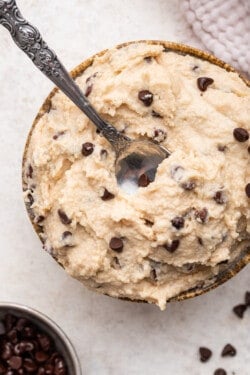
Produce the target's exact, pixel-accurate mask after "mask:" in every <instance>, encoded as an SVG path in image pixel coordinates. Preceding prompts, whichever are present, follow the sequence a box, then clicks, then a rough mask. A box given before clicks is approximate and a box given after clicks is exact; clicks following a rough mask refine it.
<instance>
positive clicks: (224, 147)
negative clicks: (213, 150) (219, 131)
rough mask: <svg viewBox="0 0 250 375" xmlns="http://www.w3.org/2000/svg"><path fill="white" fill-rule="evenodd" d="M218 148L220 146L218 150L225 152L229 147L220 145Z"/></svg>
mask: <svg viewBox="0 0 250 375" xmlns="http://www.w3.org/2000/svg"><path fill="white" fill-rule="evenodd" d="M217 148H218V151H220V152H224V151H225V150H226V149H227V146H224V145H218V146H217Z"/></svg>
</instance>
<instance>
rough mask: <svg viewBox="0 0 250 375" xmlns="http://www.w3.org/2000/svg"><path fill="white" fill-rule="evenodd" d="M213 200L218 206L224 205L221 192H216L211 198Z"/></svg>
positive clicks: (224, 201) (224, 199)
mask: <svg viewBox="0 0 250 375" xmlns="http://www.w3.org/2000/svg"><path fill="white" fill-rule="evenodd" d="M213 199H214V200H215V202H216V203H218V204H224V203H226V196H225V193H224V192H223V191H221V190H218V191H216V193H215V194H214V196H213Z"/></svg>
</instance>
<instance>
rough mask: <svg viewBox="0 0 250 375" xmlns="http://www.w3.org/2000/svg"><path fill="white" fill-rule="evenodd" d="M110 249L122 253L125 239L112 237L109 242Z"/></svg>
mask: <svg viewBox="0 0 250 375" xmlns="http://www.w3.org/2000/svg"><path fill="white" fill-rule="evenodd" d="M109 247H110V249H112V250H114V251H116V252H117V253H121V252H122V250H123V241H122V239H121V238H119V237H112V238H111V240H110V242H109Z"/></svg>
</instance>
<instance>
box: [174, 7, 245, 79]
mask: <svg viewBox="0 0 250 375" xmlns="http://www.w3.org/2000/svg"><path fill="white" fill-rule="evenodd" d="M180 9H181V11H182V13H183V15H184V17H185V19H186V21H187V22H188V24H189V28H190V29H192V33H189V34H188V35H189V37H188V36H187V37H186V38H185V42H186V43H188V44H193V45H196V46H200V47H201V48H203V49H206V50H207V51H210V52H212V53H213V54H214V55H215V56H217V57H219V58H221V59H222V60H224V61H226V62H228V63H230V64H231V65H232V66H234V67H235V68H236V69H238V70H239V71H242V72H244V73H245V74H246V75H247V76H248V77H250V0H180Z"/></svg>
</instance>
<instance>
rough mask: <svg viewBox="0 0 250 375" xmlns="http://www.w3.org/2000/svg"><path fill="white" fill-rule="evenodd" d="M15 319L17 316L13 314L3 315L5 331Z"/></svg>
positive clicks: (13, 323)
mask: <svg viewBox="0 0 250 375" xmlns="http://www.w3.org/2000/svg"><path fill="white" fill-rule="evenodd" d="M16 321H17V318H16V317H15V316H13V315H12V314H6V315H5V317H4V325H5V328H6V331H7V332H8V331H10V330H11V329H12V328H13V327H14V325H15V323H16Z"/></svg>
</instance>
